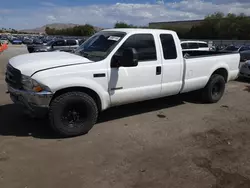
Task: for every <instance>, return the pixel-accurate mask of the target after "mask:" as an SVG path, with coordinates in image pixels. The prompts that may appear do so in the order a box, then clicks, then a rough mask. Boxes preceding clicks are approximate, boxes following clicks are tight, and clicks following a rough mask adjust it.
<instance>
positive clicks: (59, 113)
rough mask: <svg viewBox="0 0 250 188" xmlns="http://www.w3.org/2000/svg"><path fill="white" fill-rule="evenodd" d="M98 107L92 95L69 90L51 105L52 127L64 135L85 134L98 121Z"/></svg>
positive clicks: (50, 117)
mask: <svg viewBox="0 0 250 188" xmlns="http://www.w3.org/2000/svg"><path fill="white" fill-rule="evenodd" d="M97 117H98V108H97V105H96V102H95V101H94V99H93V98H92V97H90V96H89V95H88V94H86V93H83V92H68V93H64V94H62V95H60V96H58V97H56V98H55V99H54V100H53V101H52V102H51V105H50V110H49V119H50V124H51V127H52V128H53V129H54V130H55V131H56V132H57V133H58V134H59V135H61V136H63V137H72V136H78V135H83V134H86V133H88V132H89V130H90V129H91V128H92V127H93V125H94V124H95V123H96V121H97Z"/></svg>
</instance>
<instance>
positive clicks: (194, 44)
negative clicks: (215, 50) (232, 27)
mask: <svg viewBox="0 0 250 188" xmlns="http://www.w3.org/2000/svg"><path fill="white" fill-rule="evenodd" d="M181 47H182V49H183V50H185V51H189V50H200V51H209V50H210V49H209V47H208V43H207V42H204V41H182V42H181Z"/></svg>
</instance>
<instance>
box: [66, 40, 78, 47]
mask: <svg viewBox="0 0 250 188" xmlns="http://www.w3.org/2000/svg"><path fill="white" fill-rule="evenodd" d="M67 45H68V46H75V45H77V43H76V40H67Z"/></svg>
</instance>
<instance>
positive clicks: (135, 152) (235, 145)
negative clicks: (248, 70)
mask: <svg viewBox="0 0 250 188" xmlns="http://www.w3.org/2000/svg"><path fill="white" fill-rule="evenodd" d="M17 53H25V49H24V48H22V47H19V48H17V47H16V48H9V50H8V51H6V52H4V53H3V54H1V55H0V63H1V65H2V67H4V66H5V65H4V64H5V62H7V59H8V58H9V57H10V56H14V55H16V54H17ZM4 90H5V84H4V82H3V81H0V92H1V94H0V95H1V97H0V104H1V106H0V187H4V188H25V187H27V188H45V187H46V188H55V187H60V188H68V187H82V188H85V187H86V188H96V187H98V188H111V187H115V188H128V187H131V188H145V187H148V188H163V187H164V188H165V187H166V188H167V187H171V188H211V187H212V188H249V187H250V127H249V125H250V116H249V113H250V107H249V106H250V93H249V92H250V87H249V83H247V82H238V81H234V82H230V83H228V85H227V89H226V93H225V96H224V97H223V99H222V100H221V101H220V102H219V103H217V104H200V103H199V102H198V101H197V100H195V96H194V94H190V95H186V96H178V97H169V98H164V99H160V100H153V101H147V102H142V103H137V104H132V105H126V106H122V107H117V108H113V109H110V110H108V111H106V112H104V113H103V114H102V115H101V117H100V119H99V123H98V124H97V125H96V126H95V127H94V128H93V129H92V130H91V131H90V132H89V133H88V134H87V135H84V136H80V137H76V138H69V139H60V138H57V137H56V136H55V135H54V134H53V133H52V131H51V130H50V128H49V126H48V122H47V121H46V120H44V121H34V120H30V119H26V118H25V117H24V116H23V114H22V109H21V108H20V107H17V106H15V105H13V104H11V102H10V100H9V98H8V96H7V95H6V94H5V93H4Z"/></svg>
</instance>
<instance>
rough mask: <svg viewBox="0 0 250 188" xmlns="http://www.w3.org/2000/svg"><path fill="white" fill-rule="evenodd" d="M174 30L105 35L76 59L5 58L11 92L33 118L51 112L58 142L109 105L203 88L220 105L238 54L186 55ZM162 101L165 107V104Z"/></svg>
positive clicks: (62, 55)
mask: <svg viewBox="0 0 250 188" xmlns="http://www.w3.org/2000/svg"><path fill="white" fill-rule="evenodd" d="M183 53H184V52H183V51H182V48H181V43H180V40H179V38H178V36H177V34H176V33H175V32H174V31H168V30H155V29H154V30H151V29H109V30H103V31H101V32H99V33H96V34H95V35H93V36H92V37H90V38H89V39H88V40H86V41H85V42H84V43H83V44H82V45H81V46H80V47H79V48H78V49H77V50H76V51H75V52H74V53H67V52H45V53H32V54H25V55H19V56H16V57H14V58H12V59H10V60H9V63H8V65H7V72H6V82H7V85H8V93H10V97H11V99H12V100H13V101H14V103H20V104H23V105H24V106H25V107H26V109H28V111H29V112H31V114H34V115H36V116H42V115H46V114H48V116H49V119H50V123H51V126H52V127H53V128H54V130H55V131H57V132H58V133H59V134H61V135H63V136H75V135H80V134H84V133H87V132H88V131H89V130H90V129H91V128H92V126H93V125H94V124H95V123H96V121H97V118H98V115H99V113H100V112H101V111H103V110H106V109H108V108H110V107H112V106H118V105H122V104H127V103H133V102H138V101H144V100H149V99H155V98H160V97H165V96H170V95H176V94H180V93H186V92H190V91H194V90H201V91H202V92H201V93H202V96H203V99H204V100H205V101H206V102H208V103H215V102H217V101H219V100H220V99H221V97H222V95H223V93H224V90H225V83H226V82H228V81H230V80H234V79H235V78H236V77H237V75H238V72H239V68H238V67H239V62H240V56H239V54H238V53H227V52H212V51H210V52H209V51H188V54H189V56H188V58H187V59H184V58H183ZM166 102H167V101H166Z"/></svg>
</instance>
